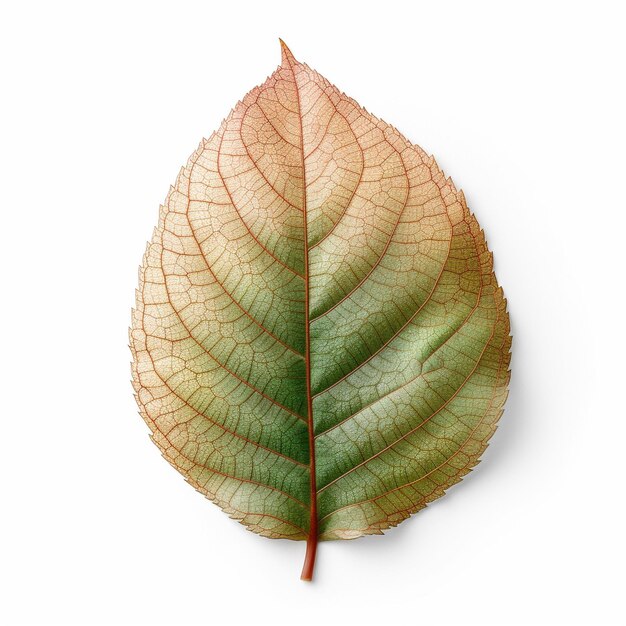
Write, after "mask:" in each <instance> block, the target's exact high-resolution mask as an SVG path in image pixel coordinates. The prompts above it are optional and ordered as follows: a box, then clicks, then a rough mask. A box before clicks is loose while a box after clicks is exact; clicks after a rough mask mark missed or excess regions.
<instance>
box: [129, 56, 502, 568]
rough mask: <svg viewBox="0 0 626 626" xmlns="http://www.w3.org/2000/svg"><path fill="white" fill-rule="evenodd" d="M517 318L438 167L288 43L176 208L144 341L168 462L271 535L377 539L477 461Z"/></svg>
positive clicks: (146, 383) (143, 278)
mask: <svg viewBox="0 0 626 626" xmlns="http://www.w3.org/2000/svg"><path fill="white" fill-rule="evenodd" d="M509 348H510V337H509V320H508V315H507V312H506V304H505V300H504V298H503V295H502V291H501V289H500V288H499V287H498V284H497V282H496V278H495V276H494V273H493V268H492V258H491V254H490V252H489V251H488V249H487V246H486V243H485V239H484V236H483V232H482V230H481V229H480V227H479V226H478V223H477V222H476V220H475V218H474V217H473V215H472V214H471V213H470V212H469V210H468V208H467V205H466V203H465V199H464V197H463V194H462V193H460V192H457V191H456V189H455V187H454V185H453V184H452V182H451V181H450V179H448V178H446V177H445V175H444V174H443V173H442V171H441V170H440V169H439V168H438V166H437V164H436V163H435V161H434V159H433V158H432V157H430V156H428V155H427V154H426V153H425V152H424V151H423V150H421V149H420V148H419V147H417V146H415V145H412V144H410V143H409V142H408V141H407V140H406V139H405V138H404V137H403V136H402V135H400V133H398V131H397V130H395V129H394V128H393V127H392V126H390V125H388V124H386V123H384V122H382V121H381V120H379V119H377V118H376V117H374V116H372V115H370V114H369V113H367V111H365V110H363V109H362V108H361V107H359V105H358V104H356V103H355V102H354V101H353V100H351V99H350V98H348V97H347V96H345V95H344V94H342V93H341V92H340V91H338V90H337V89H336V88H335V87H334V86H333V85H331V84H329V83H328V81H326V80H325V79H324V78H323V77H322V76H320V75H319V74H317V73H316V72H315V71H313V70H311V69H310V68H309V67H307V66H306V65H304V64H301V63H299V62H297V61H296V60H295V59H294V57H293V56H292V54H291V53H290V51H289V50H288V49H287V48H286V47H285V46H284V44H283V61H282V65H281V66H280V67H279V68H278V70H277V71H276V72H275V73H274V74H273V75H272V76H271V77H270V78H268V80H267V81H266V82H265V83H264V84H263V85H261V86H260V87H257V88H255V89H253V90H252V91H251V92H250V93H248V94H247V95H246V96H245V98H244V99H243V100H242V101H241V102H240V103H238V104H237V106H236V107H235V108H234V110H233V111H232V112H231V114H230V115H229V116H228V118H227V119H226V120H225V121H224V123H223V124H222V126H221V128H220V129H219V130H218V131H217V132H216V133H215V134H214V135H213V136H212V137H211V138H210V139H208V140H204V141H202V143H201V144H200V146H199V147H198V149H197V150H196V152H195V153H194V154H193V155H192V156H191V158H190V159H189V162H188V163H187V165H186V167H185V168H183V169H182V170H181V172H180V174H179V176H178V179H177V180H176V183H175V184H174V186H173V187H172V188H171V189H170V193H169V195H168V198H167V201H166V203H165V205H164V206H163V207H162V208H161V213H160V218H159V223H158V226H157V228H156V230H155V232H154V236H153V238H152V241H151V243H150V244H149V246H148V249H147V252H146V254H145V257H144V261H143V265H142V268H141V271H140V286H139V290H138V294H137V306H136V310H135V311H134V315H133V324H132V329H131V349H132V352H133V355H134V359H133V379H134V385H135V389H136V392H137V398H138V402H139V406H140V409H141V413H142V415H143V417H144V419H145V420H146V422H147V424H148V426H149V427H150V429H151V431H152V437H153V440H154V442H155V443H156V444H157V445H158V446H159V448H160V449H161V451H162V453H163V455H164V456H165V458H166V459H167V460H168V461H169V462H170V463H171V464H172V465H174V467H176V468H177V469H178V470H179V471H180V472H181V473H182V474H183V476H185V478H186V479H187V480H188V481H189V482H190V483H191V484H192V485H193V486H194V487H195V488H196V489H198V490H199V491H200V492H202V493H203V494H205V495H206V496H208V497H209V498H210V499H211V500H213V501H214V502H216V503H217V504H218V505H219V506H221V507H222V508H223V509H224V510H225V511H226V512H227V513H228V514H230V515H231V516H232V517H234V518H236V519H238V520H240V521H241V522H242V523H243V524H245V525H246V526H247V527H248V528H249V529H250V530H253V531H254V532H257V533H260V534H262V535H264V536H266V537H272V538H288V539H308V549H307V559H306V563H305V570H304V572H303V577H304V578H310V576H311V573H312V569H313V563H314V558H315V547H316V545H317V540H318V539H352V538H355V537H359V536H361V535H366V534H373V533H381V532H382V531H383V530H384V529H386V528H389V527H391V526H395V525H397V524H398V523H399V522H401V521H402V520H404V519H406V518H407V517H408V516H409V515H411V514H412V513H414V512H416V511H417V510H419V509H420V508H422V507H423V506H425V505H426V504H427V503H428V502H430V501H431V500H434V499H435V498H437V497H439V496H441V495H443V493H444V492H445V490H446V489H447V488H448V487H450V486H451V485H453V484H454V483H456V482H458V481H459V480H460V479H461V478H462V476H463V475H464V474H466V473H467V472H468V471H469V470H470V469H471V467H472V466H473V465H475V464H476V463H477V462H478V458H479V456H480V454H481V453H482V452H483V450H484V449H485V447H486V445H487V440H488V439H489V437H490V436H491V435H492V433H493V431H494V428H495V425H496V422H497V420H498V418H499V416H500V414H501V412H502V406H503V404H504V401H505V399H506V395H507V384H508V380H509V372H508V366H509Z"/></svg>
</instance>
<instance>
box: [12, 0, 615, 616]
mask: <svg viewBox="0 0 626 626" xmlns="http://www.w3.org/2000/svg"><path fill="white" fill-rule="evenodd" d="M624 18H625V15H624V14H623V11H622V10H621V7H620V4H619V3H615V4H611V3H608V2H588V3H576V2H563V3H557V2H552V3H550V2H541V3H536V4H535V3H531V2H528V1H525V2H519V3H508V2H507V3H503V2H493V3H487V2H459V3H453V2H440V1H435V0H430V1H429V2H410V3H409V2H407V3H406V4H401V3H399V2H393V1H390V0H386V1H384V2H379V3H373V2H369V3H368V2H364V1H360V2H340V1H339V0H333V1H331V2H323V1H321V0H315V1H313V0H311V1H309V2H296V1H295V0H293V1H291V2H284V3H283V2H271V1H268V0H264V1H262V2H261V1H259V2H253V3H249V4H246V3H244V2H227V1H226V0H224V1H222V2H219V3H217V2H213V3H211V2H197V3H196V2H169V3H162V2H146V3H139V2H120V3H117V2H111V1H109V2H101V3H97V2H76V3H69V2H41V3H33V2H19V3H18V2H13V3H10V2H6V3H2V9H1V14H0V58H1V64H2V66H1V70H0V71H1V77H0V78H1V82H0V89H1V90H2V96H1V99H0V107H1V115H0V124H1V137H0V156H1V163H0V167H1V169H0V171H1V173H2V186H1V192H0V193H1V214H0V229H1V230H0V232H1V244H0V255H1V265H0V269H1V280H2V282H1V300H2V304H1V306H0V315H1V317H2V320H1V326H0V328H1V333H2V338H1V346H2V347H1V352H0V355H1V358H0V367H1V368H2V375H1V378H0V380H1V382H2V392H1V395H0V410H1V430H0V481H1V491H0V507H1V509H2V512H1V514H0V542H1V545H0V596H1V600H0V622H2V623H3V624H35V623H37V624H59V625H78V624H145V625H158V624H167V625H173V626H177V625H184V624H217V625H219V624H231V623H232V624H238V623H245V624H254V625H255V626H264V625H270V624H271V625H283V624H290V625H291V624H302V625H307V624H335V623H344V624H359V625H361V624H387V623H389V624H393V623H400V624H415V625H418V624H419V625H428V626H434V625H441V624H463V625H472V624H480V625H481V626H488V625H498V626H504V625H508V624H550V625H553V624H563V625H568V626H569V625H574V624H589V625H594V626H597V625H601V624H618V623H623V622H622V620H624V619H626V615H625V610H624V601H623V592H624V561H625V559H626V554H625V552H626V550H625V541H624V528H625V522H626V519H625V504H624V463H623V456H624V453H623V450H624V445H625V438H626V411H625V409H624V387H625V385H626V378H625V375H626V367H625V362H626V357H625V354H626V345H625V341H624V311H625V304H626V302H625V299H624V287H625V279H624V268H625V264H624V237H625V235H626V230H625V228H626V218H625V213H626V202H625V201H624V174H625V172H626V150H625V145H626V144H625V141H626V132H625V123H624V112H625V111H626V98H625V92H624V82H625V81H624V59H625V58H626V56H625V55H626V45H625V43H624V22H625V19H624ZM279 36H280V37H283V38H284V39H285V40H286V41H287V43H288V44H289V45H290V47H291V49H292V50H293V52H294V54H295V55H296V57H297V58H299V59H301V60H303V61H306V62H307V63H309V64H310V65H311V66H312V67H314V68H316V69H317V70H318V71H320V72H321V73H322V74H324V75H325V76H326V77H327V78H329V79H330V80H331V81H332V82H334V83H335V84H337V85H338V86H339V87H340V88H341V89H342V90H344V91H345V92H346V93H348V94H349V95H351V96H352V97H354V98H355V99H356V100H357V101H358V102H359V103H361V104H362V105H363V106H365V107H366V108H367V109H368V110H370V111H372V112H374V113H375V114H377V115H378V116H380V117H382V118H383V119H385V120H387V121H388V122H390V123H392V124H394V125H395V126H396V127H398V128H399V129H400V131H401V132H403V133H404V134H405V135H406V136H407V137H409V138H410V139H411V140H412V141H414V142H416V143H419V144H420V145H422V146H423V147H424V148H425V149H426V150H427V151H428V152H430V153H433V154H435V156H436V157H437V159H438V161H439V163H440V164H441V165H442V167H443V168H444V169H445V171H446V172H447V173H448V174H450V175H452V176H453V178H454V180H455V182H456V183H457V184H458V186H460V187H462V188H463V189H464V190H465V193H466V195H467V198H468V202H469V203H470V206H471V207H472V208H473V210H474V211H475V212H476V215H477V217H478V219H479V220H480V222H481V224H482V226H483V227H484V228H485V230H486V233H487V236H488V240H489V243H490V246H491V248H492V250H493V251H494V253H495V259H496V270H497V273H498V277H499V279H500V281H501V283H502V285H503V286H504V289H505V292H506V295H507V296H508V300H509V306H510V311H511V319H512V328H513V334H514V343H513V362H512V369H513V379H512V384H511V395H510V398H509V402H508V404H507V409H506V412H505V414H504V417H503V418H502V422H501V426H500V428H499V430H498V432H497V434H496V436H495V437H494V438H493V441H492V445H491V447H490V448H489V450H488V452H487V453H486V454H485V456H484V462H483V463H482V464H481V465H480V466H479V467H478V468H477V470H476V471H475V472H473V473H472V474H471V475H470V476H469V477H468V478H467V479H466V480H465V481H463V483H462V484H461V485H459V486H457V487H454V488H453V489H452V490H451V492H450V493H449V494H448V495H447V496H446V497H445V498H443V499H442V500H439V501H438V502H436V503H435V504H433V505H432V506H430V507H428V509H427V510H425V511H423V512H421V513H419V514H418V515H417V516H415V517H414V518H412V519H411V520H409V521H407V522H405V523H404V524H402V525H401V526H400V527H399V528H398V529H396V530H393V531H391V532H389V533H388V534H387V535H386V536H384V537H370V538H366V539H361V540H358V541H356V542H334V543H330V544H323V545H322V546H321V548H320V550H319V554H318V567H317V570H316V581H315V582H314V583H313V584H305V583H302V582H301V581H300V580H299V572H300V567H301V562H302V559H303V553H304V545H303V544H301V543H291V542H284V541H270V540H267V539H263V538H260V537H257V536H255V535H253V534H252V533H249V532H247V531H246V530H245V529H244V528H243V527H242V526H240V525H238V524H236V523H235V522H233V521H232V520H230V519H228V517H227V516H225V515H224V514H223V513H222V512H221V511H220V510H219V509H218V508H217V507H216V506H214V505H213V504H211V503H210V502H209V501H208V500H205V499H204V498H203V497H202V496H200V495H199V494H197V493H196V492H195V491H194V490H193V489H191V488H190V487H189V486H188V485H186V484H185V483H184V481H183V479H182V478H181V477H180V476H179V475H178V474H177V473H176V472H175V471H174V470H173V469H172V468H171V467H170V466H169V465H168V464H167V463H165V462H164V461H163V460H162V459H161V457H160V455H159V453H158V451H157V449H156V448H155V447H154V446H153V445H152V444H151V443H150V441H149V439H148V433H147V428H146V426H145V425H144V423H143V422H142V420H141V419H140V418H139V416H138V415H137V412H136V406H135V403H134V399H133V397H132V393H131V386H130V382H129V379H130V371H129V361H130V352H129V350H128V348H127V326H128V324H129V320H130V308H131V306H132V304H133V299H134V287H135V284H136V279H137V266H138V265H139V262H140V260H141V256H142V253H143V250H144V245H145V241H146V240H147V239H148V238H149V237H150V235H151V231H152V228H153V226H154V225H155V224H156V218H157V209H158V205H159V203H160V202H161V201H162V200H163V199H164V197H165V195H166V192H167V189H168V186H169V184H170V182H172V181H173V180H174V178H175V176H176V174H177V172H178V169H179V167H180V166H181V165H182V164H183V163H184V162H185V161H186V159H187V157H188V155H189V154H190V153H191V152H192V151H193V150H194V149H195V147H196V145H197V144H198V142H199V141H200V139H201V137H202V136H208V135H209V134H210V133H211V131H212V130H214V129H215V128H216V127H217V126H218V124H219V122H220V121H221V119H222V118H223V117H224V116H225V115H226V114H227V112H228V111H229V109H230V108H231V107H232V106H233V105H234V104H235V102H236V101H237V100H238V99H239V98H240V97H242V96H243V95H244V93H245V92H246V91H247V90H248V89H250V88H252V87H253V86H254V85H256V84H259V83H261V82H262V81H263V80H264V79H265V77H266V76H267V75H268V74H269V73H271V72H272V71H273V70H274V68H275V66H276V65H277V64H278V62H279V58H280V55H279V45H278V37H279Z"/></svg>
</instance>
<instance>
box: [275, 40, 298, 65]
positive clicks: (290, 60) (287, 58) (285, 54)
mask: <svg viewBox="0 0 626 626" xmlns="http://www.w3.org/2000/svg"><path fill="white" fill-rule="evenodd" d="M278 41H280V51H281V55H282V65H295V64H296V63H297V61H296V58H295V57H294V56H293V54H292V52H291V50H289V47H288V46H287V44H286V43H285V42H284V41H283V40H282V39H281V38H280V37H279V38H278Z"/></svg>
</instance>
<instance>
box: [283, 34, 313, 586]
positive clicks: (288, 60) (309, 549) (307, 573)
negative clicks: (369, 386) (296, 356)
mask: <svg viewBox="0 0 626 626" xmlns="http://www.w3.org/2000/svg"><path fill="white" fill-rule="evenodd" d="M280 43H281V46H282V52H283V65H285V64H286V65H288V66H289V69H290V70H291V73H292V75H293V82H294V88H295V90H296V101H297V105H298V123H299V125H300V156H301V167H302V215H303V221H304V235H303V239H304V340H305V349H304V367H305V372H306V403H307V426H308V439H309V474H310V476H309V481H310V486H311V491H310V498H311V502H310V517H309V536H308V539H307V544H306V555H305V558H304V565H303V567H302V574H301V578H302V580H311V579H312V578H313V569H314V567H315V555H316V552H317V537H318V520H317V484H316V480H315V430H314V424H313V395H312V393H311V333H310V331H309V236H308V227H307V221H308V220H307V198H306V195H307V183H306V169H305V159H304V130H303V128H302V115H301V112H302V106H301V103H300V90H299V89H298V80H297V78H296V72H295V70H294V60H293V55H292V54H291V51H290V50H289V48H287V46H286V45H285V43H284V42H283V41H282V40H281V42H280Z"/></svg>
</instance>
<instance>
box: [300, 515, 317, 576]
mask: <svg viewBox="0 0 626 626" xmlns="http://www.w3.org/2000/svg"><path fill="white" fill-rule="evenodd" d="M316 554H317V521H316V522H315V528H311V530H310V532H309V538H308V539H307V542H306V555H305V556H304V565H303V566H302V574H301V575H300V580H306V581H309V582H310V581H311V580H313V569H314V568H315V555H316Z"/></svg>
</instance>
